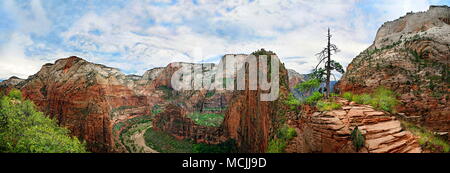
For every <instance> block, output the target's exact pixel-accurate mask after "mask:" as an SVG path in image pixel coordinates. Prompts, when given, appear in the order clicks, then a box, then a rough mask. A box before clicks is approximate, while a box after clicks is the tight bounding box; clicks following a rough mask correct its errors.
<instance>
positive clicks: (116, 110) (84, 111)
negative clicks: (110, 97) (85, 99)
mask: <svg viewBox="0 0 450 173" xmlns="http://www.w3.org/2000/svg"><path fill="white" fill-rule="evenodd" d="M133 108H136V106H120V107H117V108H113V109H111V112H110V113H109V115H110V116H111V117H114V116H115V113H116V112H119V111H123V110H127V109H133ZM81 112H82V113H83V115H85V116H87V115H89V110H88V109H83V110H81Z"/></svg>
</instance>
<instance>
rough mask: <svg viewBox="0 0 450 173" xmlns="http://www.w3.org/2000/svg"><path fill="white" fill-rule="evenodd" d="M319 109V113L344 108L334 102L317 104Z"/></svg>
mask: <svg viewBox="0 0 450 173" xmlns="http://www.w3.org/2000/svg"><path fill="white" fill-rule="evenodd" d="M316 107H317V109H319V111H331V110H334V109H339V108H341V107H342V105H341V104H339V103H336V102H332V101H322V100H321V101H318V102H317V104H316Z"/></svg>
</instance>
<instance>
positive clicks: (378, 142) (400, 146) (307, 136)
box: [288, 98, 422, 153]
mask: <svg viewBox="0 0 450 173" xmlns="http://www.w3.org/2000/svg"><path fill="white" fill-rule="evenodd" d="M337 102H339V103H341V104H342V105H343V106H342V108H341V109H337V110H332V111H325V112H314V113H313V114H311V115H302V117H301V120H300V121H299V122H298V123H297V124H296V126H297V128H298V129H299V134H300V135H299V136H298V137H297V138H296V139H294V140H295V141H294V142H291V144H292V145H294V146H288V149H290V150H292V149H296V150H293V151H295V152H331V153H334V152H356V151H355V149H354V147H353V145H352V141H351V140H350V135H351V132H352V130H353V129H354V128H355V127H358V128H359V130H360V131H361V133H362V134H363V136H364V137H365V147H364V148H363V149H361V150H360V151H358V152H363V153H421V152H422V149H421V148H420V145H419V144H418V142H417V137H416V136H414V135H413V134H412V133H411V132H409V131H407V130H405V129H404V128H403V127H402V126H401V122H400V121H399V120H397V119H396V117H395V116H393V115H392V114H390V113H387V112H383V111H378V110H375V109H373V108H372V107H371V106H369V105H360V104H355V103H354V102H349V101H347V100H344V99H342V98H339V99H338V100H337Z"/></svg>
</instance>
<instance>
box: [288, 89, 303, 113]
mask: <svg viewBox="0 0 450 173" xmlns="http://www.w3.org/2000/svg"><path fill="white" fill-rule="evenodd" d="M284 104H286V105H288V107H289V110H291V111H296V112H297V111H299V109H298V107H299V106H300V105H301V102H300V100H298V99H297V98H295V97H294V95H293V94H292V93H290V94H289V96H288V97H287V99H286V100H285V101H284Z"/></svg>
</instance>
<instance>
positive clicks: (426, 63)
mask: <svg viewBox="0 0 450 173" xmlns="http://www.w3.org/2000/svg"><path fill="white" fill-rule="evenodd" d="M449 16H450V8H449V7H447V6H431V7H430V9H429V10H428V11H426V12H420V13H408V14H407V15H406V16H404V17H401V18H400V19H397V20H395V21H391V22H387V23H385V24H384V25H383V26H382V27H381V28H380V29H379V30H378V33H377V36H376V38H375V41H374V43H373V45H372V46H370V47H369V48H368V49H367V50H365V51H364V52H362V53H361V54H360V55H358V56H357V57H356V58H355V59H353V61H352V63H351V64H350V65H349V66H348V67H347V71H346V73H345V75H344V76H343V77H342V78H341V80H340V81H339V83H338V84H337V85H336V88H337V89H338V90H340V91H341V92H346V91H352V92H356V93H360V92H367V91H370V90H373V89H375V88H377V87H379V86H384V87H387V88H389V89H391V90H394V91H395V92H397V93H398V94H400V97H399V98H400V99H401V101H402V105H401V106H399V108H398V111H399V112H403V113H405V115H406V117H405V118H406V119H409V120H411V121H415V122H417V123H419V124H422V125H424V126H426V127H428V128H430V129H432V130H434V131H437V132H447V133H448V132H449V131H450V106H449V90H448V88H449V87H450V86H449V82H448V81H449V74H448V69H449V66H450V64H449V62H450V61H449V57H450V46H449V45H450V36H449V35H450V25H449V24H450V23H449V22H448V21H449V20H450V17H449Z"/></svg>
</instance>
